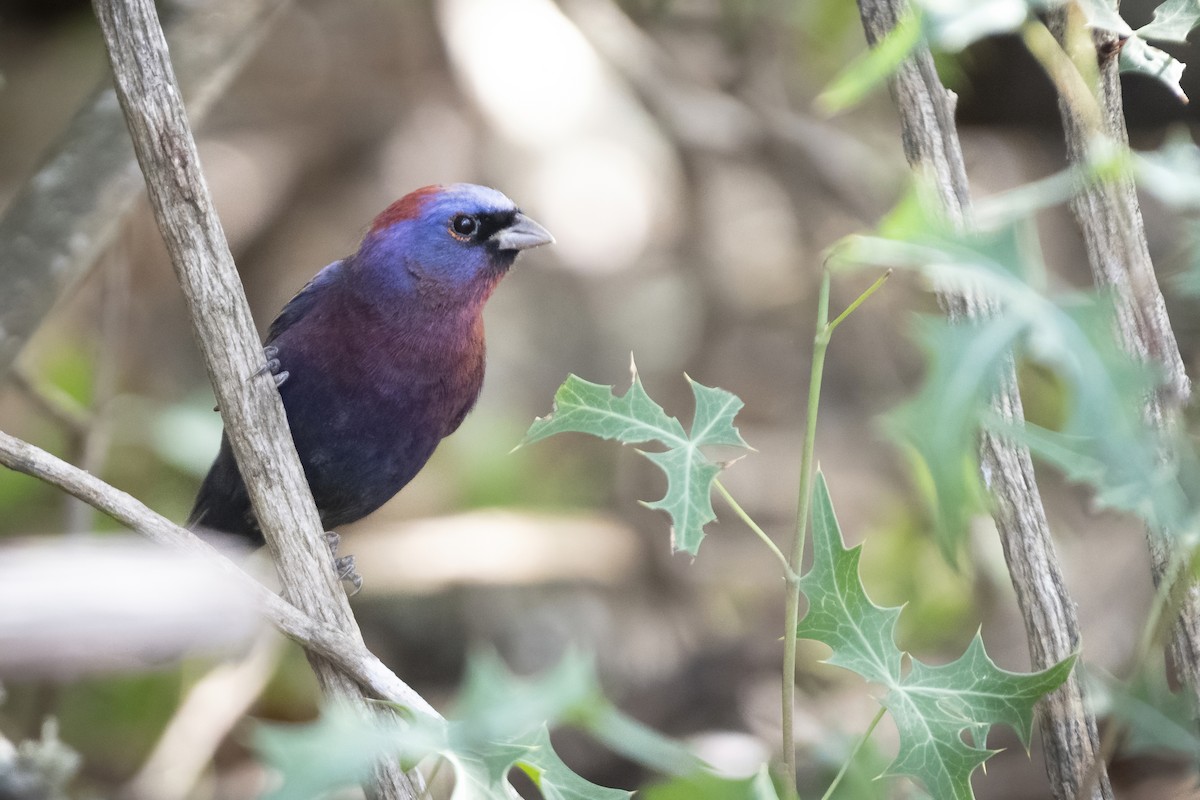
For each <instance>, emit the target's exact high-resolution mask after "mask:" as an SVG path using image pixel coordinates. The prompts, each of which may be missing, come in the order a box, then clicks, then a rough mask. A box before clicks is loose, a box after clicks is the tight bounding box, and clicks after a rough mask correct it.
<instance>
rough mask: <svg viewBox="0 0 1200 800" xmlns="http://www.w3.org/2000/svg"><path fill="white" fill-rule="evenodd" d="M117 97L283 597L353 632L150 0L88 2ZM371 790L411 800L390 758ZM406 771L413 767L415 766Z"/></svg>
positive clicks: (340, 693) (350, 690)
mask: <svg viewBox="0 0 1200 800" xmlns="http://www.w3.org/2000/svg"><path fill="white" fill-rule="evenodd" d="M93 7H94V8H95V10H96V16H97V18H98V19H99V21H100V28H101V31H102V32H103V34H104V39H105V44H106V46H107V48H108V52H109V60H110V62H111V63H112V67H113V75H114V79H115V84H116V87H117V97H118V98H119V100H120V102H121V107H122V109H123V110H124V112H125V119H126V122H127V123H128V125H129V130H130V133H131V135H132V137H133V146H134V152H135V153H136V154H137V158H138V163H139V164H140V165H141V167H142V173H143V175H145V177H146V183H147V187H148V188H149V191H150V204H151V207H152V208H153V210H154V215H155V218H156V220H157V221H158V226H159V229H160V230H161V232H162V234H163V240H164V242H165V244H166V246H167V251H168V252H169V253H170V255H171V263H172V265H173V266H174V268H175V273H176V275H177V277H178V278H179V282H180V286H181V288H182V289H183V295H184V300H185V302H186V303H187V306H188V311H189V314H190V316H191V320H192V324H193V326H194V328H195V333H196V338H197V340H198V343H199V345H200V350H201V354H202V355H203V357H204V362H205V366H206V367H207V370H208V374H209V378H210V379H211V380H212V383H213V388H214V391H215V394H216V397H217V403H218V404H219V406H220V408H221V415H222V417H223V418H224V421H225V430H226V433H227V435H228V437H229V441H230V444H231V445H232V447H233V452H234V455H235V456H236V457H237V461H238V465H239V468H240V470H241V474H242V477H243V478H244V479H245V482H246V488H247V489H248V490H249V494H250V498H251V501H252V503H253V507H254V511H255V514H256V517H257V519H258V522H259V524H260V527H261V529H262V532H263V535H264V538H265V539H266V542H267V547H268V548H269V549H270V551H271V555H272V556H273V557H274V560H275V564H276V566H277V568H278V570H279V574H280V579H281V581H282V583H283V587H284V593H285V595H286V596H287V597H288V598H289V599H291V601H292V602H293V603H295V604H296V605H297V606H299V607H300V608H301V609H302V610H303V611H305V612H307V613H308V614H309V615H310V616H312V617H313V618H314V619H317V620H320V621H323V622H328V623H330V624H332V625H334V626H335V627H337V628H339V629H341V630H344V631H346V632H347V634H348V635H349V636H350V637H351V638H353V639H354V640H356V641H358V642H360V643H361V639H362V634H361V632H360V631H359V630H358V625H357V624H356V623H355V621H354V615H353V613H352V612H351V610H350V604H349V602H348V601H347V599H346V596H345V593H344V592H343V591H342V588H341V585H340V583H339V581H338V578H337V576H336V575H335V574H334V570H333V564H332V560H331V559H330V556H329V551H328V548H327V547H326V545H325V542H324V540H323V537H322V533H323V531H322V527H321V521H320V518H319V517H318V515H317V509H316V506H315V505H314V503H313V500H312V493H311V492H310V491H309V488H308V484H307V482H306V480H305V477H304V472H303V470H302V469H301V466H300V460H299V458H298V457H297V455H296V448H295V445H294V444H293V443H292V438H291V435H290V432H289V430H288V426H287V418H286V416H285V415H284V410H283V403H282V402H281V400H280V398H279V393H278V392H277V391H276V389H275V383H274V381H273V380H272V379H271V376H270V375H262V376H260V377H258V378H257V379H256V377H255V376H256V375H257V374H258V373H259V372H260V370H259V367H260V366H261V363H262V360H263V357H262V350H261V345H260V343H259V340H258V336H257V333H256V332H255V328H254V321H253V319H252V318H251V316H250V309H249V306H248V305H247V303H246V297H245V294H244V292H243V290H242V285H241V282H240V281H239V279H238V274H237V270H236V269H235V268H234V264H233V256H232V255H231V254H230V252H229V245H228V243H227V242H226V240H225V233H224V231H223V230H222V228H221V224H220V221H219V220H218V219H217V215H216V211H215V209H214V208H213V204H212V198H211V197H210V196H209V192H208V187H207V184H206V182H205V180H204V175H203V173H202V172H201V170H200V163H199V157H198V155H197V153H196V144H195V142H194V140H193V139H192V134H191V129H190V127H189V125H188V121H187V116H186V114H185V112H184V108H183V102H182V100H181V99H180V93H179V89H178V86H177V84H176V82H175V77H174V73H173V70H172V67H171V61H170V57H169V55H168V52H167V43H166V39H165V38H164V36H163V33H162V28H161V26H160V25H159V22H158V17H157V14H156V12H155V9H154V4H153V3H152V2H151V1H150V0H94V2H93ZM309 660H310V662H311V663H312V666H313V670H314V672H315V673H316V675H317V679H318V681H319V682H320V683H321V685H322V687H323V688H324V689H325V691H326V692H327V693H328V694H329V695H330V696H331V697H335V698H338V699H341V700H343V701H345V702H348V703H350V704H351V705H354V706H357V707H360V708H363V709H364V710H365V708H366V701H365V700H364V698H363V696H362V694H361V692H360V690H359V687H358V686H357V685H355V683H354V681H353V680H352V679H351V678H350V677H349V676H347V675H345V674H344V673H343V672H341V671H340V670H339V669H338V668H337V667H336V666H335V665H334V664H332V663H331V662H330V661H329V660H328V659H327V658H325V657H323V656H320V655H317V654H314V653H311V652H310V654H309ZM374 772H375V774H374V779H373V781H372V785H370V786H367V787H366V788H367V793H368V795H369V796H372V797H378V798H400V797H408V798H415V797H416V796H417V795H418V794H419V783H420V780H419V776H416V778H415V780H413V781H410V779H409V778H408V777H407V776H406V775H405V774H404V772H403V771H402V770H401V769H400V768H399V765H398V764H397V763H395V761H394V760H392V759H384V760H381V761H380V762H378V763H377V764H376V767H375V771H374ZM414 775H415V773H414Z"/></svg>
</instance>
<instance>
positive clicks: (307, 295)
mask: <svg viewBox="0 0 1200 800" xmlns="http://www.w3.org/2000/svg"><path fill="white" fill-rule="evenodd" d="M341 269H342V262H341V261H335V262H333V263H332V264H329V265H328V266H326V267H325V268H324V269H322V270H321V271H320V272H318V273H317V274H316V275H315V276H314V277H313V279H312V280H311V281H309V282H308V283H306V284H305V285H304V288H303V289H301V290H300V291H298V292H296V296H295V297H293V298H292V299H291V300H289V301H288V303H287V305H285V306H284V307H283V310H282V311H280V312H279V316H277V317H276V318H275V321H274V322H272V323H271V327H270V329H269V330H268V331H267V340H266V341H265V342H264V343H263V344H270V343H271V342H273V341H274V340H275V339H277V338H278V337H279V336H280V335H281V334H282V333H283V332H284V331H286V330H287V329H288V328H290V327H292V326H293V325H295V324H296V323H297V322H299V321H300V320H301V319H303V317H304V315H305V314H307V313H308V312H309V310H310V309H312V307H313V304H314V302H315V301H316V299H317V297H318V296H320V293H321V291H320V290H321V287H322V286H326V285H328V284H329V283H330V282H332V281H334V280H335V279H336V278H337V277H338V275H339V274H340V273H341Z"/></svg>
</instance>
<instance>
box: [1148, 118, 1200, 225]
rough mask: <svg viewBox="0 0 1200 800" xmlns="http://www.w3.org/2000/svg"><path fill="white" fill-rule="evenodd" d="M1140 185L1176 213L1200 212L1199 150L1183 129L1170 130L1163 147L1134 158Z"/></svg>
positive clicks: (1185, 129) (1190, 136) (1190, 135)
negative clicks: (1176, 211)
mask: <svg viewBox="0 0 1200 800" xmlns="http://www.w3.org/2000/svg"><path fill="white" fill-rule="evenodd" d="M1133 163H1134V174H1135V175H1136V176H1137V180H1138V183H1139V185H1141V187H1142V188H1143V189H1145V190H1146V191H1148V192H1150V193H1151V194H1153V195H1154V196H1155V197H1156V198H1158V200H1160V201H1161V202H1163V203H1165V204H1166V205H1168V206H1170V207H1171V208H1173V209H1176V210H1178V211H1198V210H1200V147H1197V146H1196V143H1195V141H1193V140H1192V134H1191V133H1190V132H1189V131H1188V129H1187V128H1185V127H1182V126H1180V127H1177V128H1172V129H1171V130H1170V131H1168V133H1167V138H1166V141H1164V142H1163V145H1162V147H1160V148H1158V149H1157V150H1152V151H1149V152H1145V153H1138V154H1137V155H1136V156H1135V157H1134V162H1133Z"/></svg>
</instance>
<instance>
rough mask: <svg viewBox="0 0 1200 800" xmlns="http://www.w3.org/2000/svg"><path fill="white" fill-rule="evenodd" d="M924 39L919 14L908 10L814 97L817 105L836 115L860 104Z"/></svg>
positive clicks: (822, 109) (820, 108)
mask: <svg viewBox="0 0 1200 800" xmlns="http://www.w3.org/2000/svg"><path fill="white" fill-rule="evenodd" d="M920 41H921V23H920V20H919V18H918V17H917V16H915V15H914V14H912V13H909V14H906V15H905V16H904V17H902V18H901V19H900V21H899V22H897V23H896V27H894V28H893V29H892V30H891V31H890V32H889V33H888V35H887V36H885V37H884V38H883V39H881V40H880V41H879V42H878V43H877V44H876V45H875V47H872V48H871V49H869V50H867V51H866V52H865V53H863V54H862V55H860V56H858V57H857V58H855V59H854V60H853V61H851V62H850V64H849V65H847V66H846V68H845V69H843V70H842V71H841V72H839V73H838V74H837V75H836V76H835V77H834V79H833V80H832V81H830V83H829V85H828V86H826V87H825V89H823V90H822V91H821V94H819V95H818V96H817V99H816V100H815V101H814V104H815V105H816V107H817V109H818V110H819V111H820V112H821V113H823V114H827V115H833V114H838V113H840V112H842V111H846V110H847V109H850V108H853V107H854V106H857V105H858V104H859V103H861V102H862V101H863V99H864V98H865V97H866V96H867V95H868V94H870V93H871V92H873V91H874V90H875V89H876V88H878V87H879V86H880V85H881V84H882V83H883V82H884V81H886V80H887V79H888V78H889V77H891V75H892V73H894V72H895V71H896V70H897V69H898V68H899V67H900V64H901V63H903V61H904V59H906V58H908V55H909V53H911V52H912V51H913V48H915V47H916V46H917V44H918V43H919V42H920Z"/></svg>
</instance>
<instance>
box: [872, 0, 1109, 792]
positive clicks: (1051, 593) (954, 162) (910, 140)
mask: <svg viewBox="0 0 1200 800" xmlns="http://www.w3.org/2000/svg"><path fill="white" fill-rule="evenodd" d="M858 6H859V12H860V14H861V16H862V21H863V27H864V29H865V30H866V33H867V40H868V41H869V42H870V43H871V45H872V46H874V45H875V44H876V43H877V42H878V41H879V40H880V39H881V38H882V37H884V36H885V35H887V33H888V32H889V31H891V30H892V29H893V28H894V27H895V25H896V23H897V22H898V20H899V19H900V17H901V15H902V14H904V13H905V11H906V3H905V2H904V1H903V0H859V3H858ZM890 87H891V92H892V98H893V100H894V101H895V104H896V107H897V108H898V110H899V112H900V120H901V128H902V139H903V144H904V153H905V156H906V157H907V159H908V161H909V164H910V165H911V166H912V167H913V168H914V169H915V170H917V171H918V172H921V173H922V174H924V175H926V176H928V177H929V178H931V179H932V180H933V181H934V184H935V186H936V187H937V191H938V195H939V197H940V199H941V202H942V206H943V207H944V209H945V212H946V213H947V214H948V215H949V217H950V218H951V219H953V220H955V221H957V222H958V223H960V224H963V223H965V222H966V221H967V219H968V217H969V215H970V208H971V197H970V190H969V187H968V183H967V174H966V167H965V165H964V163H963V157H962V149H961V146H960V144H959V138H958V130H957V127H956V125H955V121H954V103H955V97H954V95H953V94H952V93H950V92H949V91H947V90H946V89H945V87H944V86H942V83H941V80H940V79H939V78H938V75H937V71H936V69H935V67H934V64H933V57H932V54H931V53H930V52H929V50H928V48H926V47H924V46H921V47H919V48H918V49H917V50H916V51H914V53H913V55H912V56H911V57H910V58H909V59H908V60H907V61H906V62H905V63H904V64H902V65H901V67H900V69H899V70H898V71H897V72H896V74H895V75H894V76H893V77H892V80H891V83H890ZM941 301H942V303H943V305H944V306H945V307H946V309H947V311H948V312H949V314H950V317H951V318H952V319H962V318H970V317H974V316H979V315H986V314H988V313H990V308H989V302H988V301H987V299H986V298H982V297H976V296H971V295H957V294H948V293H943V294H941ZM992 402H993V405H994V407H995V410H996V411H997V412H998V413H999V414H1000V415H1001V416H1002V418H1004V419H1007V420H1012V421H1013V422H1016V423H1019V422H1020V421H1022V420H1023V419H1024V411H1023V409H1022V406H1021V397H1020V395H1019V394H1018V392H1017V382H1016V373H1015V370H1014V369H1013V365H1012V363H1011V361H1010V362H1009V365H1008V367H1007V369H1006V373H1005V375H1004V377H1003V380H1002V381H1001V386H1000V389H999V391H998V392H997V393H996V396H995V397H994V398H993V400H992ZM980 466H981V469H982V471H983V474H984V476H985V479H986V480H987V483H988V486H989V488H990V489H991V490H992V495H993V497H994V499H995V502H994V507H993V516H994V518H995V521H996V528H997V530H998V532H999V534H1000V541H1001V544H1002V546H1003V549H1004V556H1005V560H1006V561H1007V563H1008V570H1009V574H1010V576H1011V578H1012V583H1013V587H1014V588H1015V589H1016V594H1017V604H1018V606H1019V607H1020V610H1021V616H1022V618H1023V619H1024V621H1025V633H1026V637H1027V639H1028V641H1029V647H1030V651H1031V656H1032V661H1033V665H1034V667H1035V668H1037V669H1044V668H1046V667H1048V666H1050V665H1052V664H1054V663H1057V662H1058V661H1061V660H1062V659H1064V658H1066V657H1067V656H1069V655H1071V654H1072V653H1074V652H1076V651H1077V650H1078V648H1079V622H1078V619H1077V618H1076V615H1075V605H1074V603H1073V602H1072V601H1071V598H1070V597H1069V595H1068V594H1067V590H1066V584H1065V582H1064V580H1063V576H1062V572H1061V570H1060V568H1059V562H1058V556H1057V554H1056V552H1055V549H1054V542H1053V540H1052V539H1051V536H1050V527H1049V524H1048V522H1047V520H1046V512H1045V509H1044V508H1043V506H1042V500H1041V495H1040V493H1039V492H1038V487H1037V482H1036V478H1035V476H1034V472H1033V462H1032V460H1031V459H1030V456H1029V451H1028V450H1027V449H1025V448H1023V447H1017V446H1015V445H1013V444H1012V443H1011V442H1008V441H1004V440H1001V439H999V438H997V437H995V436H992V435H989V434H985V435H984V437H983V440H982V442H981V443H980ZM1044 704H1045V705H1044V706H1043V711H1042V714H1041V715H1040V724H1041V730H1042V744H1043V747H1044V748H1045V750H1046V769H1047V772H1048V773H1049V778H1050V786H1051V790H1052V791H1053V793H1054V796H1055V797H1056V798H1061V799H1062V800H1066V798H1076V797H1078V796H1079V791H1080V789H1081V788H1082V787H1083V786H1085V785H1086V784H1087V782H1088V780H1089V775H1090V774H1095V775H1097V777H1098V780H1097V781H1096V782H1095V784H1094V787H1093V791H1092V792H1090V793H1089V794H1088V795H1087V796H1088V797H1090V798H1094V799H1095V800H1111V798H1112V796H1113V794H1112V787H1111V786H1110V785H1109V781H1108V775H1107V772H1106V770H1105V767H1104V764H1103V762H1102V761H1100V760H1099V752H1100V741H1099V735H1098V733H1097V730H1096V720H1095V717H1094V716H1093V715H1092V714H1091V712H1090V711H1089V710H1088V708H1087V706H1086V704H1085V703H1084V697H1083V689H1082V686H1081V685H1080V683H1079V679H1078V677H1077V676H1076V675H1075V674H1074V673H1072V675H1071V677H1070V678H1068V680H1067V682H1066V683H1064V684H1063V686H1062V687H1061V688H1059V689H1058V690H1057V691H1055V692H1052V693H1051V694H1050V695H1048V696H1047V697H1046V698H1045V700H1044ZM1093 765H1095V766H1093Z"/></svg>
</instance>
